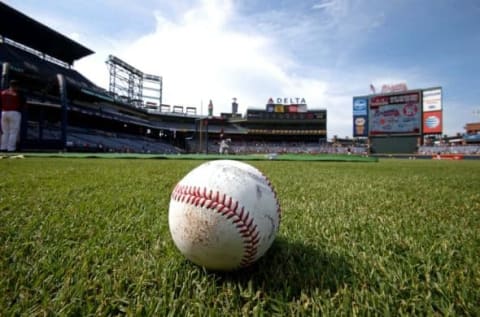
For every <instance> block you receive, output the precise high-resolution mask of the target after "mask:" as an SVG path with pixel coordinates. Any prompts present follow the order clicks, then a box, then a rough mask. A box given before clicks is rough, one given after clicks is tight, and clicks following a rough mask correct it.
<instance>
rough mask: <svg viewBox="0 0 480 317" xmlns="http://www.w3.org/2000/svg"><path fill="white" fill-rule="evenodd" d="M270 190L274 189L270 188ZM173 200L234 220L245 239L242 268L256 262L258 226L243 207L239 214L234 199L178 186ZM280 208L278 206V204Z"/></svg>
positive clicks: (258, 240) (197, 188) (196, 188)
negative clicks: (212, 211)
mask: <svg viewBox="0 0 480 317" xmlns="http://www.w3.org/2000/svg"><path fill="white" fill-rule="evenodd" d="M270 188H272V187H271V186H270ZM272 190H273V188H272ZM172 199H173V200H176V201H180V202H182V203H187V204H193V205H195V206H196V207H202V208H207V209H213V210H215V211H216V212H217V213H219V214H221V215H222V216H225V217H226V219H232V218H235V219H234V220H232V223H233V224H235V226H236V228H237V229H238V232H239V234H240V236H241V237H242V238H243V247H244V254H243V257H242V259H241V261H240V266H242V267H243V266H248V265H249V264H251V263H252V262H253V261H254V258H255V255H256V254H257V251H258V243H259V242H260V237H259V235H260V232H259V231H258V230H257V225H254V224H253V218H251V217H250V214H249V213H248V211H245V208H244V207H241V209H240V211H239V212H238V211H237V210H238V208H239V204H238V201H234V200H233V199H232V197H227V196H226V195H225V194H222V195H220V193H219V191H217V192H216V193H215V195H213V192H212V190H210V191H209V192H208V193H207V190H206V188H203V190H202V189H201V188H200V187H196V186H183V185H177V186H175V189H174V190H173V193H172ZM277 206H278V204H277Z"/></svg>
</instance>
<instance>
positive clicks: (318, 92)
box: [77, 1, 351, 135]
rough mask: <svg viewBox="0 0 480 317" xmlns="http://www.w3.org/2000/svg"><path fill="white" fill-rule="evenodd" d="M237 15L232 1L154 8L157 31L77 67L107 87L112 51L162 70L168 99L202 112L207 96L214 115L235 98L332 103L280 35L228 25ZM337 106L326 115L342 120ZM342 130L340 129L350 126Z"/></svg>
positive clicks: (246, 104)
mask: <svg viewBox="0 0 480 317" xmlns="http://www.w3.org/2000/svg"><path fill="white" fill-rule="evenodd" d="M234 15H235V8H234V6H233V2H231V1H202V2H201V3H200V5H199V6H197V7H193V8H191V9H190V10H188V11H186V12H185V13H184V14H183V15H182V16H180V18H179V19H177V20H171V19H169V17H167V16H164V15H162V14H161V13H160V12H156V13H155V16H156V21H157V27H156V30H155V31H154V32H152V33H151V34H147V35H144V36H143V37H141V38H139V39H138V40H136V41H134V42H132V43H116V44H115V45H116V46H117V47H113V46H112V47H111V49H112V51H111V52H106V50H107V49H108V47H104V48H101V50H100V51H99V50H97V54H96V55H99V54H103V55H104V56H102V57H98V56H97V57H91V58H88V60H87V59H85V62H79V63H78V65H77V69H79V70H80V71H81V72H82V73H84V74H86V75H87V76H88V77H89V78H92V79H98V78H103V80H101V81H97V83H98V84H100V85H102V86H103V87H106V86H105V84H106V83H107V77H108V74H107V68H106V66H104V67H102V66H100V65H99V63H104V60H105V59H106V56H107V55H108V54H110V53H111V54H114V55H116V56H118V57H119V58H121V59H123V60H124V61H126V62H127V63H129V64H131V65H132V66H134V67H136V68H138V69H140V70H142V71H144V72H145V73H151V74H156V75H160V76H162V77H163V81H164V87H163V88H164V91H163V102H164V103H166V104H170V105H177V104H180V105H185V106H196V107H197V111H198V112H200V110H201V109H200V106H201V103H202V101H203V111H204V113H206V110H207V107H206V105H207V104H208V101H209V100H210V99H212V100H213V103H214V112H215V113H216V114H219V113H220V112H225V111H229V110H230V107H231V100H232V98H233V97H236V98H238V102H239V104H240V109H239V110H240V111H241V112H245V111H246V109H247V108H261V107H264V106H265V104H266V102H267V100H268V98H269V97H274V98H276V97H291V98H295V97H301V98H305V99H306V101H307V103H308V104H309V106H310V108H317V109H318V108H325V107H326V105H329V107H330V106H331V103H332V100H330V99H329V98H328V96H327V94H326V92H327V90H328V86H329V85H328V84H327V83H326V82H324V81H322V80H318V79H315V78H306V77H302V76H297V75H294V74H292V73H291V72H290V69H291V68H292V67H295V64H296V61H294V60H292V59H291V58H289V57H288V53H287V52H286V51H284V50H283V49H282V46H281V45H279V43H277V42H275V39H272V38H268V37H266V36H262V35H260V34H253V33H251V32H249V33H247V32H242V31H239V30H233V29H231V28H229V27H228V25H229V21H230V19H231V18H232V17H233V16H234ZM334 99H335V98H334ZM340 100H342V98H339V101H337V100H334V103H337V102H338V103H339V102H340ZM342 102H343V101H342ZM350 103H351V102H350V101H349V102H348V104H350ZM338 109H339V107H334V108H333V109H332V111H329V119H328V120H329V122H339V121H340V120H337V119H340V117H341V116H342V112H339V111H338ZM348 109H349V110H350V108H348ZM330 115H331V116H330ZM350 116H351V115H349V116H348V117H347V118H349V119H348V120H351V119H350ZM348 120H347V121H348ZM342 124H344V123H342ZM349 124H351V123H349ZM329 126H330V127H335V124H329ZM337 130H338V132H334V133H335V134H342V135H343V134H345V133H347V132H346V131H341V130H342V129H334V131H337ZM348 131H350V128H349V129H348ZM329 132H330V131H329ZM347 134H348V133H347Z"/></svg>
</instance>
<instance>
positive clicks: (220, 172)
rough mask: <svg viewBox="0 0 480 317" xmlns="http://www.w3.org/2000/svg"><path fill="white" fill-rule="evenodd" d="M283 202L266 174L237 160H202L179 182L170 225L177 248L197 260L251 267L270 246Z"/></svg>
mask: <svg viewBox="0 0 480 317" xmlns="http://www.w3.org/2000/svg"><path fill="white" fill-rule="evenodd" d="M280 216H281V211H280V205H279V203H278V199H277V195H276V193H275V190H274V189H273V187H272V184H271V183H270V181H269V180H268V178H267V177H266V176H265V175H263V174H262V172H260V171H259V170H258V169H257V168H255V167H253V166H251V165H249V164H247V163H243V162H239V161H234V160H217V161H209V162H206V163H203V164H201V165H200V166H198V167H196V168H195V169H193V170H192V171H190V172H189V173H188V174H187V175H185V177H184V178H182V179H181V180H180V181H179V182H178V184H177V185H176V186H175V188H174V190H173V192H172V195H171V199H170V206H169V210H168V224H169V228H170V233H171V235H172V239H173V241H174V243H175V245H176V247H177V248H178V249H179V250H180V252H181V253H182V254H183V255H184V256H185V257H186V258H187V259H189V260H190V261H192V262H193V263H195V264H197V265H200V266H203V267H205V268H207V269H211V270H222V271H229V270H234V269H238V268H241V267H245V266H248V265H250V264H252V263H254V262H255V261H257V260H258V259H259V258H260V257H262V256H263V255H264V254H265V253H266V252H267V250H268V249H269V248H270V246H271V245H272V243H273V241H274V240H275V237H276V234H277V232H278V230H279V226H280Z"/></svg>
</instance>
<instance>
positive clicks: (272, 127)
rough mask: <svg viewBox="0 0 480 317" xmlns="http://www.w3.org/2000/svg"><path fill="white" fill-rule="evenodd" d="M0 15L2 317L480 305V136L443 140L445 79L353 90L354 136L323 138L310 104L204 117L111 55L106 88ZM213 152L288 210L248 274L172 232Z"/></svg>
mask: <svg viewBox="0 0 480 317" xmlns="http://www.w3.org/2000/svg"><path fill="white" fill-rule="evenodd" d="M0 16H1V19H0V35H1V37H0V62H1V64H2V78H1V87H2V88H5V87H6V86H8V83H9V81H11V80H13V79H15V80H18V81H20V82H21V83H22V88H23V89H24V91H25V94H26V96H27V102H28V108H27V109H26V112H25V114H24V117H23V118H24V120H23V121H22V127H21V138H20V140H21V141H20V142H21V143H20V152H19V153H14V154H13V155H6V156H0V293H1V294H2V296H0V315H1V316H24V315H28V316H57V315H60V316H72V315H74V316H85V315H95V316H322V315H324V316H332V315H334V316H336V315H342V316H343V315H374V316H389V315H401V316H412V315H413V316H416V315H446V316H456V315H465V316H476V315H480V310H479V306H478V303H479V302H480V263H479V261H478V254H479V251H480V236H479V235H478V228H479V226H480V222H479V213H478V211H479V210H480V194H479V191H478V180H479V179H480V168H479V164H480V161H479V160H474V159H468V158H477V157H478V155H477V154H476V153H478V152H476V153H475V151H477V146H478V143H476V142H477V141H478V140H477V139H476V135H477V134H478V132H479V130H480V128H479V126H478V125H477V124H475V123H472V124H468V125H467V133H466V135H465V137H463V136H455V137H446V136H444V135H443V131H442V128H441V126H442V125H441V122H442V120H443V117H442V116H443V112H442V111H443V110H442V104H441V102H440V103H439V102H438V100H440V101H441V99H442V98H441V94H442V88H441V87H428V88H425V89H415V90H405V89H402V90H401V91H386V90H385V91H382V92H381V93H378V94H377V93H372V94H371V95H365V96H355V97H353V105H352V106H353V107H352V110H353V111H352V113H353V117H352V129H353V135H354V137H353V138H350V139H348V138H345V139H343V138H338V137H335V138H334V139H333V140H327V129H328V126H327V110H325V109H314V108H315V107H312V109H309V106H308V105H307V102H306V101H307V100H306V99H308V96H305V98H303V97H298V98H296V97H294V98H284V97H278V98H277V97H271V96H266V97H265V105H261V106H259V107H257V108H249V109H247V110H246V112H245V114H240V113H239V112H238V106H239V105H238V103H237V101H236V100H235V99H233V100H232V105H231V106H232V108H231V111H230V112H228V113H222V114H220V115H219V116H214V115H213V109H214V108H213V107H214V106H215V105H214V104H213V102H210V103H209V109H208V110H209V113H208V115H203V114H201V113H200V114H199V113H198V112H197V109H196V107H190V106H188V107H187V106H181V105H167V104H164V103H163V100H162V94H163V78H162V77H161V76H160V74H150V73H145V72H144V70H140V69H137V68H136V67H134V66H132V65H131V64H130V63H132V64H134V63H135V61H128V62H127V61H123V60H121V59H119V58H118V57H116V56H114V55H110V56H108V60H107V65H108V71H109V75H110V81H109V87H108V90H107V89H104V88H101V87H98V86H97V85H95V84H94V83H92V82H91V81H90V80H89V79H87V78H86V77H85V76H83V75H82V74H81V73H79V72H77V71H76V70H75V69H74V68H73V64H74V62H75V61H77V60H79V59H81V58H83V57H85V56H88V55H90V54H93V51H92V50H90V49H88V48H86V47H84V46H83V45H81V44H79V43H76V42H75V41H73V40H71V39H69V38H67V37H65V36H63V35H62V34H61V33H60V32H58V31H55V30H52V29H50V28H48V27H47V26H45V25H43V24H41V23H39V22H37V21H35V20H34V19H32V18H30V17H28V16H26V15H24V14H23V13H21V12H19V11H17V10H15V9H14V8H12V7H9V6H7V5H5V4H4V3H3V2H0ZM13 26H15V27H13ZM19 26H23V27H19ZM146 71H148V70H146ZM439 96H440V97H439ZM431 105H434V106H433V108H430V106H431ZM348 106H349V107H350V105H348ZM438 107H440V109H439V108H438ZM455 152H456V153H455ZM413 157H415V158H426V159H423V160H420V159H419V160H413V159H410V160H407V159H404V158H413ZM218 158H222V159H223V158H228V159H231V160H243V161H245V162H247V163H249V164H251V165H252V166H254V167H256V168H258V169H259V170H260V171H261V172H262V173H263V174H264V175H265V176H268V178H266V179H267V180H268V183H269V186H272V187H273V188H274V189H275V195H276V199H278V202H279V205H280V207H281V208H279V209H278V210H279V212H280V209H281V215H280V216H281V224H280V227H279V232H278V234H277V236H276V238H275V241H274V242H273V245H272V247H271V248H270V249H269V250H268V251H267V253H266V254H265V255H264V256H263V257H262V258H260V259H259V260H258V261H257V262H255V263H253V264H251V266H248V267H246V268H243V269H241V270H238V271H231V272H216V271H209V270H206V269H205V268H203V267H201V266H198V265H195V264H193V263H191V262H190V261H188V260H186V259H185V257H183V256H182V254H180V253H179V251H178V249H177V248H176V247H175V245H174V244H173V242H172V237H171V234H170V231H169V224H168V212H169V204H170V203H171V199H172V191H173V190H174V188H175V187H176V184H178V182H179V180H180V179H182V177H183V176H184V175H186V174H187V173H189V171H191V170H193V169H194V168H196V167H198V166H199V165H200V164H203V163H205V162H209V161H211V160H216V159H218ZM400 158H401V159H400ZM432 158H442V159H441V160H436V159H435V160H432ZM455 158H457V159H460V158H461V159H462V160H457V159H455ZM453 159H455V160H453ZM264 181H265V180H264ZM235 208H236V207H235ZM242 211H243V209H242ZM249 225H250V226H251V225H252V223H250V224H249Z"/></svg>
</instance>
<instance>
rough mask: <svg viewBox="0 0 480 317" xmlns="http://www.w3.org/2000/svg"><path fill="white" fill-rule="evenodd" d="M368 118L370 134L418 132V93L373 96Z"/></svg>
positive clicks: (420, 119) (419, 116)
mask: <svg viewBox="0 0 480 317" xmlns="http://www.w3.org/2000/svg"><path fill="white" fill-rule="evenodd" d="M368 118H369V120H368V124H369V126H370V135H391V134H420V128H421V125H422V111H421V108H420V93H419V92H406V93H402V94H395V95H379V96H373V97H371V98H370V102H369V114H368Z"/></svg>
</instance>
